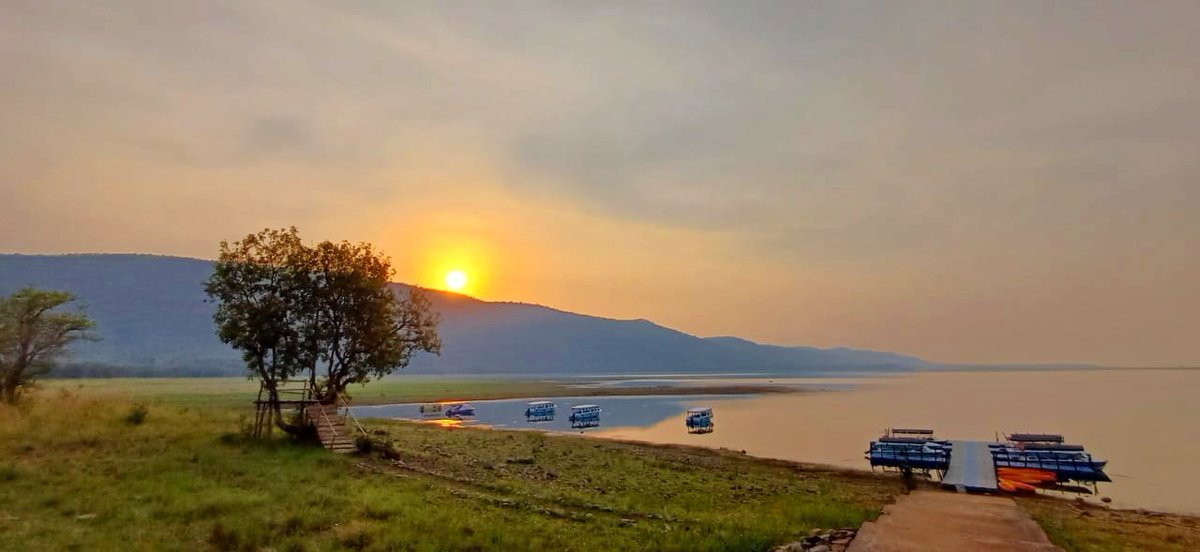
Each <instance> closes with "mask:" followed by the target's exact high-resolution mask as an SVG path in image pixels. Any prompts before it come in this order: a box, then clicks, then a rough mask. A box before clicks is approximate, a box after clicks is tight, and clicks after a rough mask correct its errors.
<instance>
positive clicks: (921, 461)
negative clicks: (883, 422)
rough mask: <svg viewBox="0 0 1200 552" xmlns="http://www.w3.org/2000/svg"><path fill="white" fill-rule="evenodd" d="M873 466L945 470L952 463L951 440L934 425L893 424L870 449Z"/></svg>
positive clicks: (868, 452) (869, 458) (927, 470)
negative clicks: (941, 435) (937, 434)
mask: <svg viewBox="0 0 1200 552" xmlns="http://www.w3.org/2000/svg"><path fill="white" fill-rule="evenodd" d="M866 454H867V460H868V461H870V462H871V468H872V469H874V468H876V467H881V468H895V469H900V470H920V471H923V472H930V471H937V472H944V471H945V470H946V469H947V468H949V466H950V443H949V441H944V440H940V439H938V438H937V437H935V436H934V434H933V430H932V429H924V428H891V429H887V430H885V431H884V432H883V436H882V437H880V438H879V440H878V441H871V445H870V448H868V449H867V453H866Z"/></svg>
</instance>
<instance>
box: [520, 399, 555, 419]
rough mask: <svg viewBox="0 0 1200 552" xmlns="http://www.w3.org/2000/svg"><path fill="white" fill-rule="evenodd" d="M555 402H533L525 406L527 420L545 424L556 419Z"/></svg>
mask: <svg viewBox="0 0 1200 552" xmlns="http://www.w3.org/2000/svg"><path fill="white" fill-rule="evenodd" d="M555 408H556V406H555V404H554V401H533V402H531V403H528V404H526V405H525V418H526V420H528V421H531V422H543V421H549V420H553V419H554V409H555Z"/></svg>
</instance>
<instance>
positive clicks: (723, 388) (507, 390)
mask: <svg viewBox="0 0 1200 552" xmlns="http://www.w3.org/2000/svg"><path fill="white" fill-rule="evenodd" d="M40 385H41V387H42V388H43V389H44V390H46V391H49V392H56V391H59V390H67V391H70V392H72V393H75V394H78V395H80V396H84V397H104V398H118V399H128V400H140V401H145V400H151V401H161V402H166V403H171V404H188V405H197V406H199V405H208V406H224V407H230V408H237V407H243V406H245V405H246V404H249V403H250V402H251V401H253V400H254V398H255V396H256V395H257V393H258V383H257V382H256V381H251V380H248V379H246V378H107V379H51V380H45V381H43V382H42V383H41V384H40ZM796 391H797V390H796V389H794V388H786V387H775V386H762V385H714V386H694V387H668V386H658V387H597V386H587V387H585V386H580V385H578V384H574V385H573V384H570V383H566V382H555V381H545V380H524V379H515V378H459V377H454V378H446V377H438V376H426V375H416V376H410V375H402V376H399V377H394V378H388V379H385V380H381V381H374V382H371V383H368V384H366V385H355V386H351V388H350V394H351V399H352V401H353V402H354V404H356V405H370V404H387V403H403V402H424V401H451V400H487V399H507V398H516V397H554V396H595V395H662V394H672V395H675V394H684V393H690V394H740V393H779V392H796Z"/></svg>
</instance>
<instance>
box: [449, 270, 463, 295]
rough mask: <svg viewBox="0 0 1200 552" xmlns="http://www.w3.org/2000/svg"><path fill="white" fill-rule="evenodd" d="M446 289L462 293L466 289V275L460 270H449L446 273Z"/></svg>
mask: <svg viewBox="0 0 1200 552" xmlns="http://www.w3.org/2000/svg"><path fill="white" fill-rule="evenodd" d="M446 287H447V288H449V289H452V290H454V291H462V289H463V288H465V287H467V273H466V272H463V271H461V270H451V271H450V272H447V273H446Z"/></svg>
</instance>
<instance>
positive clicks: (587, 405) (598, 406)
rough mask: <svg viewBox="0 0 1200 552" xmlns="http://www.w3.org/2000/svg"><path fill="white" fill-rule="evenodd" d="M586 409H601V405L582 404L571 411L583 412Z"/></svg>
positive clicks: (573, 407)
mask: <svg viewBox="0 0 1200 552" xmlns="http://www.w3.org/2000/svg"><path fill="white" fill-rule="evenodd" d="M585 408H600V405H598V404H581V405H579V406H572V407H571V410H583V409H585Z"/></svg>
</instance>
